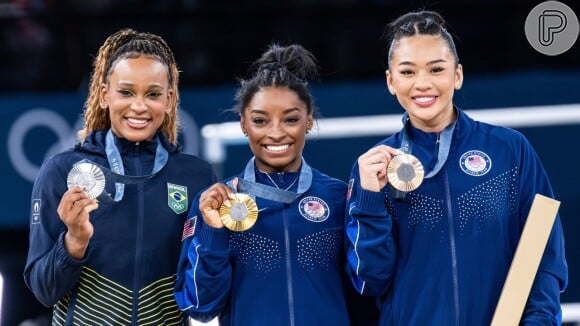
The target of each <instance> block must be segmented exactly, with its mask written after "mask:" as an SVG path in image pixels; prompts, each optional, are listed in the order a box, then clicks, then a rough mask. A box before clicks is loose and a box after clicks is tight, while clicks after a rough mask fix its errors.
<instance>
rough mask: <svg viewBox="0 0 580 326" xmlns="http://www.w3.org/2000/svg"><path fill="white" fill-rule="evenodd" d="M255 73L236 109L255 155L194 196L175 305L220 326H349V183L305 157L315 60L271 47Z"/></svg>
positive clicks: (243, 86)
mask: <svg viewBox="0 0 580 326" xmlns="http://www.w3.org/2000/svg"><path fill="white" fill-rule="evenodd" d="M253 68H254V72H255V73H254V75H253V76H252V77H251V78H249V79H247V80H242V81H241V86H240V88H239V90H238V92H237V94H236V100H237V105H236V106H235V108H234V110H235V111H236V112H237V113H238V114H239V116H240V126H241V129H242V131H243V133H244V134H245V135H246V136H247V137H248V141H249V145H250V149H251V150H252V153H253V155H254V156H253V158H252V159H251V160H250V161H249V162H248V163H247V165H246V167H245V169H244V170H243V171H242V172H241V173H240V174H238V175H236V176H234V177H232V178H229V179H227V180H225V181H224V182H223V183H217V184H215V185H213V186H211V187H210V188H208V189H207V190H205V191H203V192H202V193H201V194H199V195H198V196H197V197H196V201H195V202H194V204H193V206H192V210H191V212H190V214H189V216H190V221H191V223H190V225H192V227H193V228H195V232H194V233H193V236H191V237H190V238H189V239H187V240H186V241H184V247H183V250H182V255H181V259H180V262H179V267H178V279H177V286H176V293H175V295H176V299H177V303H178V305H179V307H180V308H181V309H183V310H184V311H185V312H187V314H188V315H190V316H191V317H193V318H194V319H196V320H199V321H203V322H206V321H209V320H211V319H213V318H215V317H216V316H217V317H218V318H219V322H220V325H333V326H335V325H349V316H348V313H347V303H346V294H345V292H346V289H345V287H344V285H347V283H346V282H345V274H344V267H343V266H344V240H343V239H344V238H343V232H344V204H345V194H346V184H345V183H344V182H343V181H340V180H337V179H334V178H331V177H329V176H327V175H325V174H323V173H321V172H319V171H317V170H316V169H314V168H312V167H310V166H309V165H308V164H307V163H306V161H305V160H304V159H303V158H302V150H303V148H304V145H305V140H306V134H307V133H308V132H310V130H311V129H312V126H313V124H314V118H313V115H314V109H315V108H314V105H313V100H312V96H311V94H310V91H309V88H308V80H309V79H310V78H311V77H315V76H316V72H317V66H316V63H315V59H314V57H313V56H312V54H311V53H310V52H308V51H307V50H305V49H304V48H303V47H301V46H299V45H290V46H279V45H272V46H270V47H269V48H268V49H267V51H266V52H265V53H264V54H263V55H262V57H261V58H260V59H258V60H257V61H256V62H255V63H254V65H253ZM355 295H356V294H355ZM357 296H358V295H357Z"/></svg>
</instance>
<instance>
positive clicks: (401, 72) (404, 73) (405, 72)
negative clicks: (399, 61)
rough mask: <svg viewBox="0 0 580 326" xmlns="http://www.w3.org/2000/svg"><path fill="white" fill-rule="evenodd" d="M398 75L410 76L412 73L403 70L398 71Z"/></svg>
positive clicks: (409, 70) (408, 70) (411, 71)
mask: <svg viewBox="0 0 580 326" xmlns="http://www.w3.org/2000/svg"><path fill="white" fill-rule="evenodd" d="M399 73H400V74H401V75H412V74H413V73H414V72H413V70H411V69H403V70H400V71H399Z"/></svg>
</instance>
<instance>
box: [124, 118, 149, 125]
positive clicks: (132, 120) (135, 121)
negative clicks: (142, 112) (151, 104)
mask: <svg viewBox="0 0 580 326" xmlns="http://www.w3.org/2000/svg"><path fill="white" fill-rule="evenodd" d="M127 121H129V122H130V123H135V124H146V123H147V120H141V119H134V118H127Z"/></svg>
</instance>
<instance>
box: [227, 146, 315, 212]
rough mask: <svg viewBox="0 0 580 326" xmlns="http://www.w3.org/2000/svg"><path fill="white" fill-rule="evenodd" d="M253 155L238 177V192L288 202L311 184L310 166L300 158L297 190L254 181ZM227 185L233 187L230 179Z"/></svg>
mask: <svg viewBox="0 0 580 326" xmlns="http://www.w3.org/2000/svg"><path fill="white" fill-rule="evenodd" d="M254 161H255V157H252V158H251V159H250V161H248V164H246V168H245V170H244V177H243V178H240V179H238V189H237V190H238V192H243V193H246V194H248V195H250V196H251V197H253V198H255V197H260V198H264V199H268V200H272V201H277V202H280V203H285V204H289V203H291V202H293V201H294V200H296V199H297V198H298V197H300V196H301V195H302V194H303V193H305V192H306V191H307V190H308V189H309V188H310V186H311V185H312V168H311V167H310V166H309V165H308V164H307V163H306V161H304V158H303V159H302V167H301V168H300V174H299V176H298V178H299V179H298V190H297V192H293V191H288V190H283V189H278V188H276V187H272V186H268V185H265V184H261V183H257V182H256V170H255V165H254ZM228 186H230V187H231V188H233V185H232V181H229V182H228Z"/></svg>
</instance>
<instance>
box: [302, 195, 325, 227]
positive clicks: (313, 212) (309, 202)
mask: <svg viewBox="0 0 580 326" xmlns="http://www.w3.org/2000/svg"><path fill="white" fill-rule="evenodd" d="M298 209H299V210H300V215H302V216H303V217H304V218H305V219H307V220H309V221H312V222H323V221H326V219H328V216H329V215H330V209H329V208H328V205H327V204H326V203H325V202H324V200H322V199H320V198H318V197H313V196H309V197H305V198H303V199H302V200H301V201H300V203H299V204H298Z"/></svg>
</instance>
